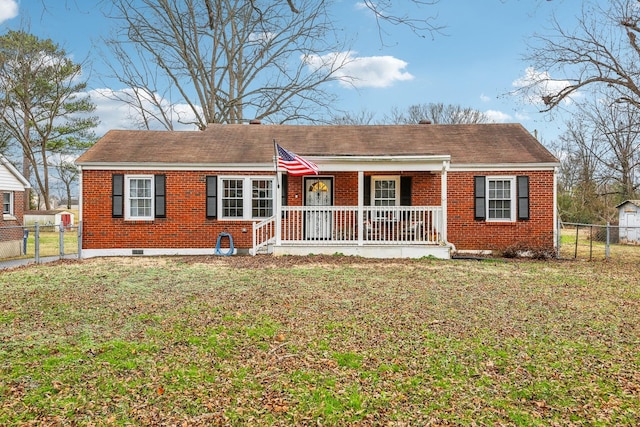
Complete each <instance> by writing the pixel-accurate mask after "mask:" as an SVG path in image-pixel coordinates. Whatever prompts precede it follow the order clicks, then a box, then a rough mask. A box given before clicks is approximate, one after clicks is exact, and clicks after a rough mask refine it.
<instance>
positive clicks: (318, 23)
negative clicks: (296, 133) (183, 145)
mask: <svg viewBox="0 0 640 427" xmlns="http://www.w3.org/2000/svg"><path fill="white" fill-rule="evenodd" d="M297 3H298V2H296V6H298V9H299V12H298V13H292V12H291V10H290V7H289V5H288V4H287V3H283V2H281V1H277V2H269V1H266V0H265V1H258V0H254V1H250V2H249V1H246V0H210V1H204V2H203V1H202V0H184V1H175V0H171V1H166V0H162V1H161V0H139V1H138V0H136V1H134V0H116V1H115V3H114V4H115V7H116V10H117V18H118V19H119V20H120V22H121V24H122V25H121V32H120V34H119V35H118V37H114V38H112V39H111V40H109V42H108V44H109V46H110V48H111V50H112V51H113V52H114V53H115V54H116V58H118V62H119V64H118V65H119V67H120V68H119V69H115V68H114V69H113V71H114V74H116V75H117V76H118V78H120V80H121V81H122V82H123V83H124V84H126V85H127V86H128V87H131V88H132V89H133V90H132V92H131V93H130V94H129V95H128V103H129V105H131V106H136V107H137V108H139V109H140V110H141V112H142V117H143V119H142V124H143V126H147V127H148V126H149V122H150V121H160V122H162V123H164V125H165V127H167V128H171V125H170V123H169V122H170V118H171V117H175V114H176V113H175V112H172V111H171V107H170V105H169V104H168V103H165V101H166V96H167V91H166V89H164V90H160V89H159V88H170V94H171V99H170V100H169V101H170V104H173V105H175V104H177V103H182V104H186V105H188V106H189V109H190V111H189V115H188V116H189V117H187V116H186V115H183V116H181V117H178V119H179V120H182V121H183V122H185V121H186V122H190V123H193V124H195V125H196V126H198V127H199V128H200V129H204V128H205V127H206V126H207V124H209V123H239V122H242V121H243V120H246V119H247V118H257V119H268V120H270V121H273V122H286V121H291V120H301V119H302V120H313V119H314V118H316V117H317V116H319V115H320V112H322V111H325V110H327V109H329V108H330V106H331V105H332V104H333V101H334V100H335V95H332V94H330V93H329V92H327V91H326V90H324V85H323V84H324V83H326V82H328V81H332V80H334V79H335V78H336V77H335V72H336V71H337V70H338V69H339V68H340V67H342V66H343V65H344V63H345V61H347V60H348V59H347V56H346V55H329V53H335V52H341V51H344V50H345V49H344V46H343V45H341V44H339V43H338V42H335V41H334V40H336V36H335V34H333V33H332V25H331V22H330V20H329V15H328V12H327V10H325V8H324V3H323V2H320V3H318V2H316V1H313V0H300V2H299V4H297ZM131 56H135V60H132V59H130V57H131ZM310 58H314V61H313V64H317V61H316V60H317V59H318V58H321V60H322V62H321V64H322V65H321V66H317V65H315V66H314V65H312V61H310ZM137 64H143V67H144V68H136V67H138V65H137Z"/></svg>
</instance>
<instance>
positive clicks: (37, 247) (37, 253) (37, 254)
mask: <svg viewBox="0 0 640 427" xmlns="http://www.w3.org/2000/svg"><path fill="white" fill-rule="evenodd" d="M34 226H35V231H34V232H35V236H34V238H33V241H34V244H35V258H36V264H40V225H39V224H38V221H36V222H35V224H34Z"/></svg>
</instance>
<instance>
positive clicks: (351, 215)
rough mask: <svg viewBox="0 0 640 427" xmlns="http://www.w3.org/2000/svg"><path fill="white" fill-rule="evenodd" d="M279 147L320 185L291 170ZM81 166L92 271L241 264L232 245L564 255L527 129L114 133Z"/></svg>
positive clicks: (540, 155) (544, 167) (544, 163)
mask: <svg viewBox="0 0 640 427" xmlns="http://www.w3.org/2000/svg"><path fill="white" fill-rule="evenodd" d="M274 142H277V143H278V144H279V145H280V146H282V147H284V148H286V149H288V150H289V151H291V152H293V153H295V154H297V155H299V156H301V157H303V158H305V159H307V160H310V161H312V162H314V163H316V164H317V165H318V168H319V172H318V174H317V175H306V176H292V175H289V174H287V172H286V170H284V169H278V168H277V167H276V166H275V163H274V160H275V158H276V157H275V154H274ZM77 164H78V165H79V166H80V168H81V172H82V173H81V201H80V220H81V223H82V230H83V232H82V256H83V257H93V256H122V255H171V254H176V255H177V254H184V255H189V254H192V255H196V254H213V253H218V254H223V255H227V254H230V253H231V252H232V251H231V249H232V248H231V243H232V244H233V252H234V253H235V252H237V253H250V254H255V253H259V252H268V253H274V254H276V255H278V254H311V253H313V254H320V253H326V254H333V253H342V254H345V255H361V256H366V257H422V256H429V255H432V256H436V257H439V258H449V257H450V255H451V252H452V251H454V252H476V253H478V252H492V251H502V250H505V249H507V248H512V247H516V246H517V247H520V248H528V249H536V250H539V249H541V250H548V251H553V250H554V247H555V242H556V236H555V232H556V231H555V230H556V227H555V223H556V168H557V167H558V166H559V163H558V160H557V159H556V158H555V157H554V156H553V155H552V154H551V153H549V151H547V150H546V149H545V148H544V147H543V146H542V145H541V144H540V143H539V142H538V141H537V140H536V139H535V138H534V137H533V136H532V135H531V134H530V133H529V132H527V131H526V130H525V129H524V128H523V127H522V126H521V125H518V124H476V125H431V124H417V125H383V126H293V125H259V124H249V125H211V126H209V128H208V129H207V130H205V131H194V132H169V131H124V130H113V131H110V132H108V133H107V134H106V135H105V136H104V137H103V138H102V139H100V140H99V141H98V142H97V143H96V144H95V145H94V146H93V147H91V148H90V149H89V150H88V151H87V152H85V153H84V154H83V155H82V156H80V157H79V158H78V160H77ZM221 242H222V243H221ZM216 246H217V250H216Z"/></svg>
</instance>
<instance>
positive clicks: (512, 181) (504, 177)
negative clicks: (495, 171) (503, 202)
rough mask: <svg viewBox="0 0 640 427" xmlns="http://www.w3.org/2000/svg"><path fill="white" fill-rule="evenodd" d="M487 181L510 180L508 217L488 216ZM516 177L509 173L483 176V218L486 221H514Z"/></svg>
mask: <svg viewBox="0 0 640 427" xmlns="http://www.w3.org/2000/svg"><path fill="white" fill-rule="evenodd" d="M489 181H509V182H510V192H511V198H510V199H511V211H510V218H490V217H489V205H490V203H489V202H490V201H491V199H490V198H489ZM516 196H517V195H516V177H515V176H511V175H496V176H487V177H485V200H486V212H485V220H486V221H487V222H516V207H517V203H518V201H517V199H516Z"/></svg>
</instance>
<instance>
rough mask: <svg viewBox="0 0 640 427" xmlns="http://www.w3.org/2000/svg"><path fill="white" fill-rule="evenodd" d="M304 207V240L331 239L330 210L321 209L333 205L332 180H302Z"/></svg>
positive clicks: (311, 178)
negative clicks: (305, 210)
mask: <svg viewBox="0 0 640 427" xmlns="http://www.w3.org/2000/svg"><path fill="white" fill-rule="evenodd" d="M304 188H305V206H308V207H309V208H308V210H307V212H306V214H305V238H306V239H314V240H318V239H324V240H328V239H330V238H331V231H332V230H331V218H332V215H331V210H330V209H323V208H322V207H323V206H332V204H333V178H314V177H309V178H305V179H304Z"/></svg>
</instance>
